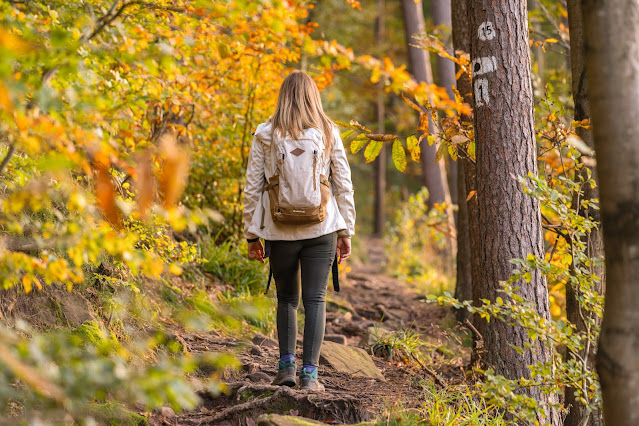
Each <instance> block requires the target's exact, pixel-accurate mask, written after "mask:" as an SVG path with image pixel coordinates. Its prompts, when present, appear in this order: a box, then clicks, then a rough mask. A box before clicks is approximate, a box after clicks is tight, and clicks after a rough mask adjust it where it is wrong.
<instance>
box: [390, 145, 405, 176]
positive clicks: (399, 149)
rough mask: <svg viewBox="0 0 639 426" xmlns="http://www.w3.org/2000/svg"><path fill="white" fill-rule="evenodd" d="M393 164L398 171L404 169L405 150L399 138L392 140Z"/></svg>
mask: <svg viewBox="0 0 639 426" xmlns="http://www.w3.org/2000/svg"><path fill="white" fill-rule="evenodd" d="M393 164H395V167H397V170H399V171H400V172H402V173H403V172H404V171H406V151H404V145H402V143H401V142H400V140H399V139H395V142H393Z"/></svg>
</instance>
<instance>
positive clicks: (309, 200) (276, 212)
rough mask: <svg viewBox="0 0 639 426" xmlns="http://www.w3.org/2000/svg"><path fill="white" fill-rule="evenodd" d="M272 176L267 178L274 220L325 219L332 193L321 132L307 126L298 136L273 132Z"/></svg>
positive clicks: (309, 221)
mask: <svg viewBox="0 0 639 426" xmlns="http://www.w3.org/2000/svg"><path fill="white" fill-rule="evenodd" d="M271 159H272V161H274V166H275V167H274V168H273V170H274V173H275V174H274V176H272V177H271V178H269V179H268V183H267V184H266V185H265V187H264V190H265V191H268V195H269V200H270V204H271V216H272V218H273V222H274V223H279V224H285V225H307V224H313V223H320V222H322V221H323V220H324V219H326V205H327V204H328V200H329V198H330V196H331V190H330V183H329V181H328V178H327V177H326V176H325V175H323V174H322V173H321V171H322V169H323V168H324V161H325V158H324V142H323V140H322V134H321V132H319V131H317V130H316V129H307V130H305V131H304V133H303V134H302V135H301V136H300V138H299V139H297V140H296V139H293V138H292V137H290V136H288V135H287V136H286V137H284V138H280V137H277V136H276V135H275V134H274V135H273V138H272V139H271Z"/></svg>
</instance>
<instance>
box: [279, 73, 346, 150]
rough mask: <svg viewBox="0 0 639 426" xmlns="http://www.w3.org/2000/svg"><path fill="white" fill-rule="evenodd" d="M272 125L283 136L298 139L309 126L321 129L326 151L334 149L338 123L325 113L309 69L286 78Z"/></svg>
mask: <svg viewBox="0 0 639 426" xmlns="http://www.w3.org/2000/svg"><path fill="white" fill-rule="evenodd" d="M271 124H272V126H273V133H275V132H278V134H279V135H280V136H285V135H286V134H287V133H288V134H289V135H290V136H291V137H293V138H294V139H298V138H299V137H300V133H302V132H303V131H304V130H305V129H310V128H314V129H317V130H319V131H320V132H321V133H322V139H323V140H324V147H325V150H324V152H325V153H328V152H330V150H331V149H332V148H333V129H334V124H333V122H332V121H331V119H330V118H328V116H327V115H326V114H325V113H324V108H322V99H321V97H320V93H319V89H318V88H317V85H316V84H315V82H314V81H313V79H312V78H311V77H310V76H309V75H308V74H306V73H305V72H302V71H293V72H292V73H290V74H289V75H288V76H287V77H286V78H285V79H284V82H283V83H282V86H281V87H280V93H279V95H278V97H277V106H276V107H275V112H274V113H273V116H272V117H271Z"/></svg>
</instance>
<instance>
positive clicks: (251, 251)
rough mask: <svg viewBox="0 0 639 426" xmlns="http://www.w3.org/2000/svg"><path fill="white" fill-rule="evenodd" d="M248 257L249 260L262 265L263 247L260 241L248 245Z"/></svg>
mask: <svg viewBox="0 0 639 426" xmlns="http://www.w3.org/2000/svg"><path fill="white" fill-rule="evenodd" d="M248 255H249V259H253V260H259V261H260V262H262V263H264V246H263V245H262V242H261V241H260V240H257V241H255V242H254V243H248Z"/></svg>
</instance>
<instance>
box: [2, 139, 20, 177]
mask: <svg viewBox="0 0 639 426" xmlns="http://www.w3.org/2000/svg"><path fill="white" fill-rule="evenodd" d="M15 151H16V146H15V144H11V145H9V150H8V151H7V155H5V157H4V160H2V163H0V175H1V174H3V173H4V170H5V169H6V168H7V166H8V165H9V162H10V161H11V157H13V154H14V153H15Z"/></svg>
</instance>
